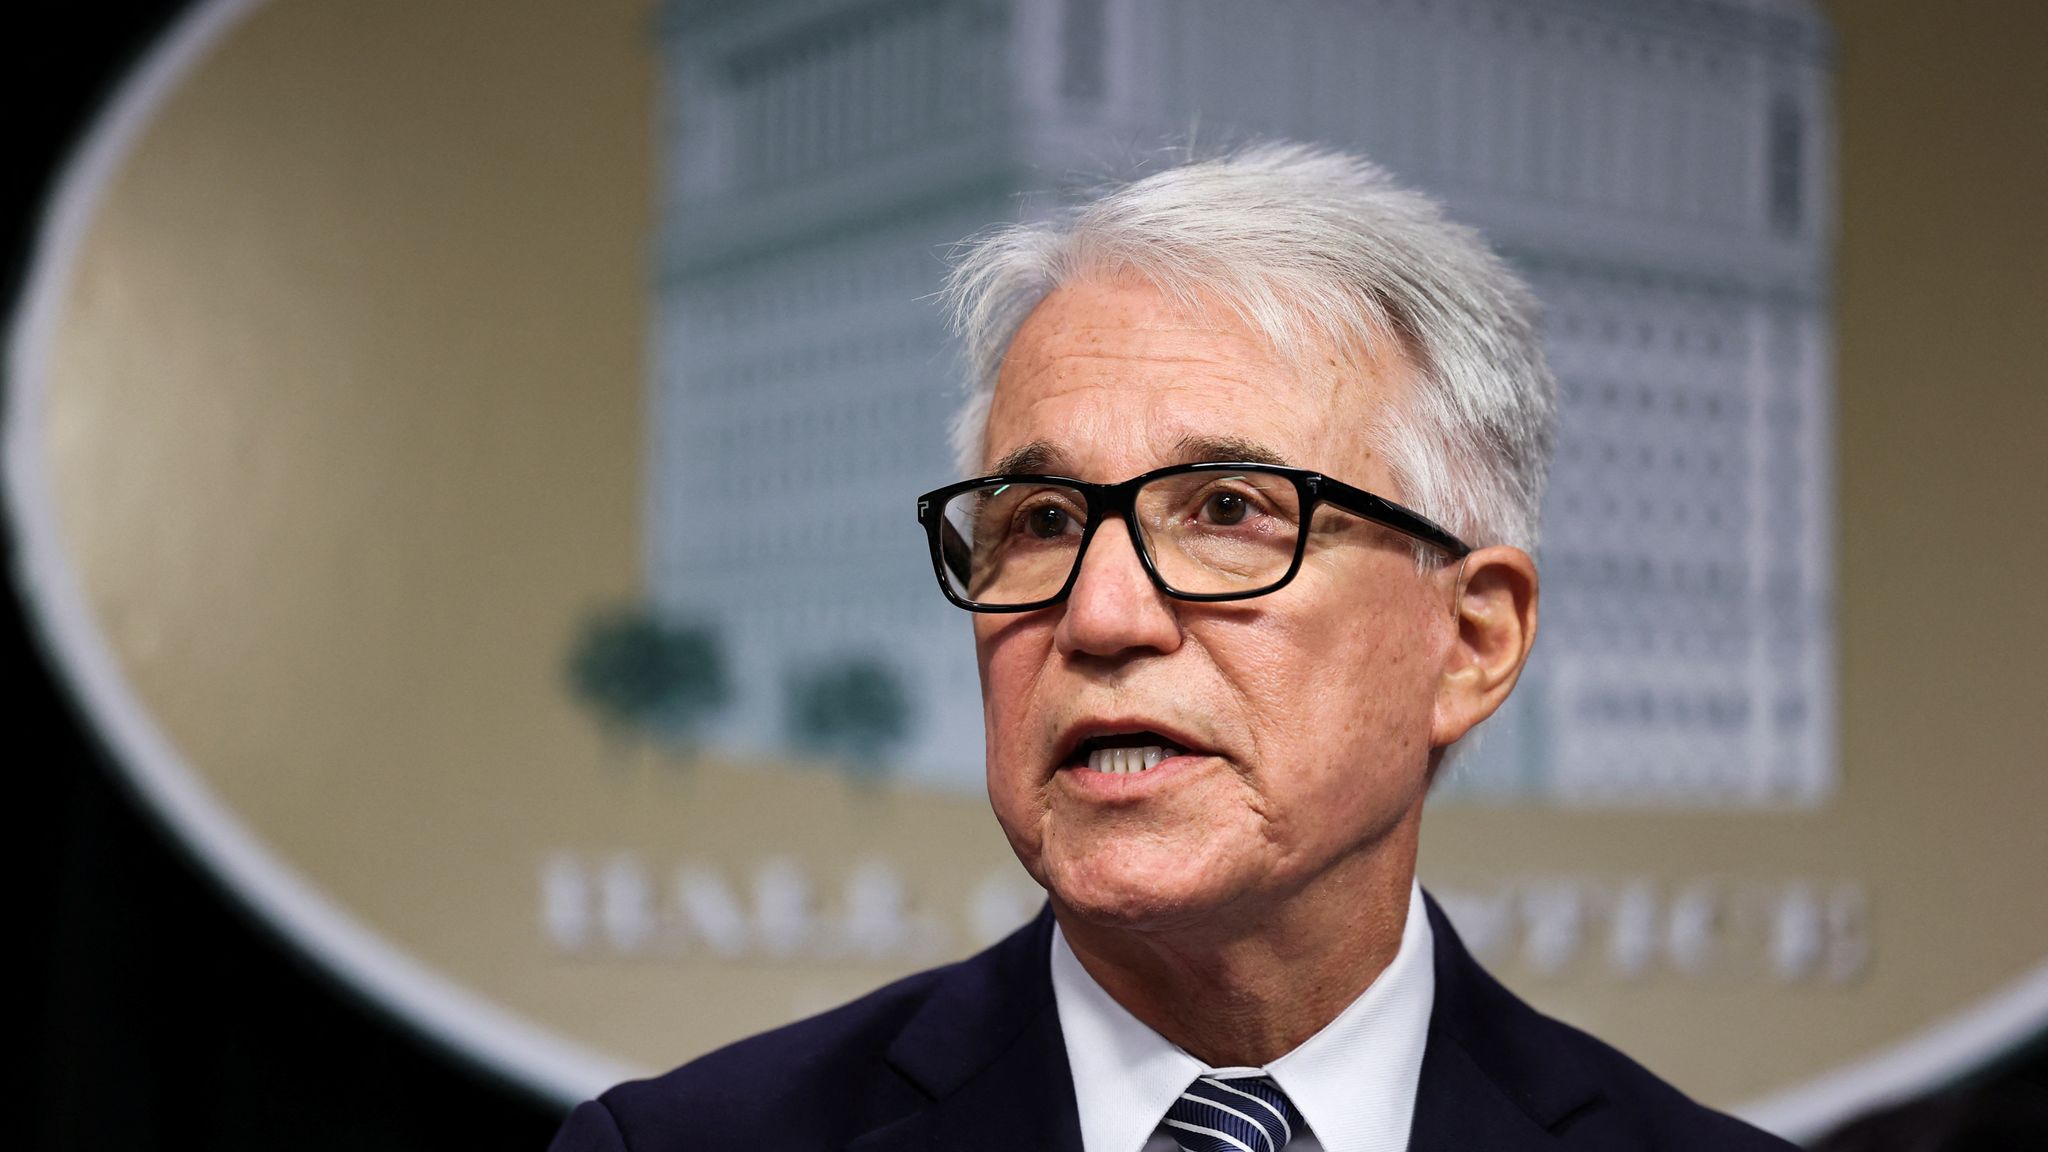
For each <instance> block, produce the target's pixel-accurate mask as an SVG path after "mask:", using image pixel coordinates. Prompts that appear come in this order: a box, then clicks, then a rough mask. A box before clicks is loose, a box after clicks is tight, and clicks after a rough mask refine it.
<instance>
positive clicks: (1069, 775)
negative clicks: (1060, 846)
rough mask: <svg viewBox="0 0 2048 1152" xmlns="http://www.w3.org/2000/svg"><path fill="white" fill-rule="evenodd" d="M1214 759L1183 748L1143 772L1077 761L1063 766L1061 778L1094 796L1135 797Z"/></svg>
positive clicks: (1071, 786)
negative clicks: (1101, 767)
mask: <svg viewBox="0 0 2048 1152" xmlns="http://www.w3.org/2000/svg"><path fill="white" fill-rule="evenodd" d="M1210 759H1213V757H1210V756H1206V755H1195V754H1192V753H1186V752H1183V753H1181V754H1180V755H1178V756H1170V757H1168V758H1166V759H1164V760H1161V761H1160V762H1159V763H1157V764H1154V765H1153V766H1152V767H1150V768H1148V769H1146V770H1145V771H1143V772H1097V771H1096V770H1095V769H1093V768H1090V767H1088V765H1086V764H1074V765H1069V766H1068V767H1065V768H1062V769H1060V771H1059V778H1060V779H1062V780H1065V781H1066V787H1067V788H1068V789H1070V790H1072V791H1074V792H1078V793H1080V794H1081V795H1082V796H1085V797H1088V798H1090V799H1102V800H1122V799H1135V798H1137V797H1140V796H1143V795H1146V794H1147V793H1149V792H1151V791H1153V790H1155V789H1157V788H1159V787H1160V786H1162V785H1163V784H1164V783H1165V781H1166V780H1167V778H1168V777H1174V776H1181V775H1184V774H1186V773H1187V772H1188V771H1189V770H1191V769H1193V768H1195V767H1198V766H1199V765H1201V764H1202V763H1203V762H1204V761H1206V760H1210Z"/></svg>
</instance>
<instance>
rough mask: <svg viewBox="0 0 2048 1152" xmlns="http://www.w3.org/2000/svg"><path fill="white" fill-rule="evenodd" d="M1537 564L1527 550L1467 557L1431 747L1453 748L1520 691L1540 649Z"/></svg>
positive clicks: (1439, 684)
mask: <svg viewBox="0 0 2048 1152" xmlns="http://www.w3.org/2000/svg"><path fill="white" fill-rule="evenodd" d="M1536 592H1537V583H1536V561H1535V560H1533V559H1531V558H1530V556H1529V554H1528V553H1527V552H1524V551H1522V550H1521V549H1520V548H1509V547H1506V546H1505V545H1501V546H1496V547H1491V548H1480V549H1478V550H1476V551H1474V552H1473V553H1472V554H1471V555H1469V556H1467V557H1465V561H1464V566H1463V568H1461V569H1460V571H1459V573H1458V582H1457V590H1456V593H1455V594H1454V597H1453V599H1452V601H1451V622H1452V624H1453V625H1454V626H1455V627H1456V629H1457V632H1456V635H1455V636H1453V637H1452V639H1451V645H1450V647H1449V648H1448V649H1447V650H1446V651H1445V653H1444V664H1443V674H1442V676H1441V677H1440V678H1439V679H1438V680H1437V688H1436V711H1435V714H1434V715H1433V717H1432V719H1431V725H1430V737H1429V742H1430V745H1431V746H1432V747H1435V748H1442V747H1445V746H1447V745H1449V744H1451V743H1453V742H1455V741H1456V740H1458V739H1459V738H1460V737H1462V736H1464V735H1465V733H1467V732H1470V731H1471V730H1472V729H1473V728H1474V727H1475V726H1477V725H1478V723H1479V722H1480V721H1481V720H1484V719H1486V718H1487V717H1488V716H1491V715H1493V713H1494V710H1495V709H1497V708H1499V707H1500V706H1501V703H1502V702H1503V701H1505V700H1506V699H1507V698H1508V693H1509V692H1512V691H1514V687H1515V681H1516V680H1517V679H1518V678H1519V677H1520V676H1521V674H1522V665H1523V664H1525V663H1527V662H1528V659H1529V648H1530V646H1531V645H1533V644H1534V643H1535V642H1536Z"/></svg>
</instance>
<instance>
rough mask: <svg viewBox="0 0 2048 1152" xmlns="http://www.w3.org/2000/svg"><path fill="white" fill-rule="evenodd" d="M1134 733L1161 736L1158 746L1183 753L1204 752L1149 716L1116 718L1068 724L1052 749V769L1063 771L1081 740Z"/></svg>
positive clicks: (1179, 731)
mask: <svg viewBox="0 0 2048 1152" xmlns="http://www.w3.org/2000/svg"><path fill="white" fill-rule="evenodd" d="M1133 732H1151V733H1153V734H1155V735H1157V736H1158V737H1160V743H1162V744H1168V745H1171V746H1173V747H1174V748H1177V749H1179V750H1181V751H1182V752H1197V751H1204V750H1205V749H1204V748H1203V745H1202V742H1201V741H1199V740H1196V739H1195V738H1194V737H1192V736H1189V735H1188V734H1187V733H1186V732H1185V731H1184V730H1182V729H1179V728H1176V727H1174V726H1173V725H1171V724H1167V723H1163V722H1161V721H1158V720H1154V719H1152V718H1151V717H1149V716H1118V717H1110V718H1103V719H1092V720H1081V721H1077V722H1076V723H1073V724H1069V725H1068V726H1067V727H1066V729H1065V730H1063V731H1062V732H1061V733H1060V738H1059V742H1058V743H1057V744H1055V745H1054V746H1053V747H1054V748H1055V749H1056V750H1057V755H1055V756H1054V757H1053V762H1052V763H1053V767H1055V768H1062V767H1065V766H1066V764H1067V763H1068V762H1069V761H1070V760H1072V759H1073V758H1074V753H1075V752H1076V751H1078V750H1079V749H1080V747H1081V744H1082V742H1083V741H1086V740H1092V739H1094V738H1095V737H1097V736H1121V735H1127V734H1129V733H1133Z"/></svg>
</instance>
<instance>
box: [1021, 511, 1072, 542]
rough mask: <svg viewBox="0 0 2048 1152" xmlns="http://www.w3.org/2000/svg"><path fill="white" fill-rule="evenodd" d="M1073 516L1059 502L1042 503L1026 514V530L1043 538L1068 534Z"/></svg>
mask: <svg viewBox="0 0 2048 1152" xmlns="http://www.w3.org/2000/svg"><path fill="white" fill-rule="evenodd" d="M1072 522H1073V517H1071V516H1069V515H1068V514H1067V510H1066V509H1065V508H1062V507H1060V506H1059V505H1057V504H1041V505H1039V506H1038V507H1036V508H1032V509H1029V510H1028V511H1026V512H1025V514H1024V530H1025V531H1026V532H1029V533H1030V534H1031V535H1033V536H1036V537H1038V538H1039V539H1041V540H1051V539H1053V538H1054V537H1056V536H1062V535H1065V534H1066V531H1067V528H1068V526H1069V525H1070V524H1071V523H1072Z"/></svg>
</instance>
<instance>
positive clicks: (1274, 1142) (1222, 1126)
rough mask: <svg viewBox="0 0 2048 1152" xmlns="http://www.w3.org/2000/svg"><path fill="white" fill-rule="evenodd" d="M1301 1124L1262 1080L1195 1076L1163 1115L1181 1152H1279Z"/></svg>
mask: <svg viewBox="0 0 2048 1152" xmlns="http://www.w3.org/2000/svg"><path fill="white" fill-rule="evenodd" d="M1306 1123H1307V1122H1306V1121H1304V1120H1303V1119H1302V1118H1301V1113H1300V1112H1297V1111H1295V1109H1294V1105H1293V1104H1291V1103H1289V1102H1288V1100H1287V1094H1286V1093H1285V1092H1282V1091H1280V1086H1279V1085H1278V1084H1275V1083H1273V1082H1272V1081H1271V1080H1269V1079H1267V1078H1266V1077H1264V1076H1245V1077H1237V1078H1232V1079H1229V1080H1225V1079H1222V1078H1220V1077H1216V1076H1197V1077H1196V1078H1195V1082H1194V1083H1193V1084H1190V1085H1188V1090H1187V1091H1185V1092H1183V1093H1181V1094H1180V1099H1178V1100H1176V1101H1174V1102H1173V1107H1171V1108H1168V1109H1167V1110H1166V1130H1167V1133H1168V1134H1169V1135H1171V1136H1172V1137H1173V1142H1174V1143H1176V1144H1178V1145H1180V1146H1181V1149H1182V1152H1280V1149H1282V1148H1285V1147H1286V1146H1287V1142H1288V1141H1289V1140H1292V1139H1294V1134H1295V1133H1296V1132H1299V1131H1300V1130H1301V1129H1302V1128H1303V1127H1304V1126H1305V1125H1306Z"/></svg>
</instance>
